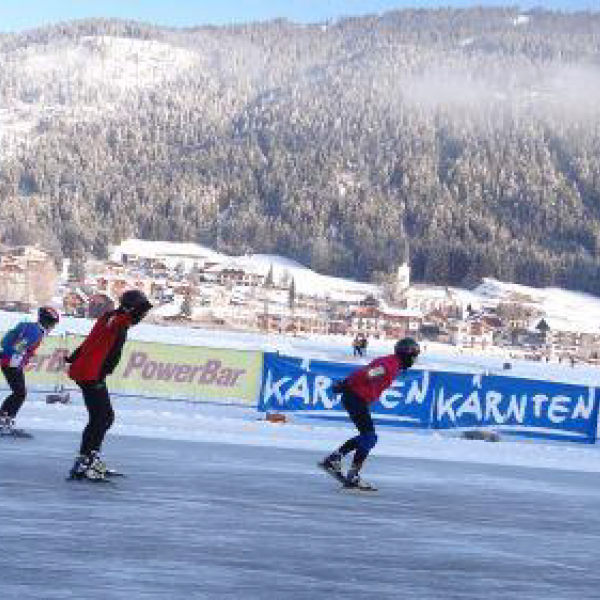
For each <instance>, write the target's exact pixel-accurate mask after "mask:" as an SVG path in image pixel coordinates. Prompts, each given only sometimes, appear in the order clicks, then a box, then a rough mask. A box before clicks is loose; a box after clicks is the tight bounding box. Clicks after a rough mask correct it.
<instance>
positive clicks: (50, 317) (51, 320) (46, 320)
mask: <svg viewBox="0 0 600 600" xmlns="http://www.w3.org/2000/svg"><path fill="white" fill-rule="evenodd" d="M38 321H39V323H40V325H41V326H42V327H43V328H44V329H49V328H51V327H54V326H55V325H56V324H57V323H58V322H59V321H60V315H59V314H58V311H57V310H56V309H54V308H52V307H51V306H40V308H39V309H38Z"/></svg>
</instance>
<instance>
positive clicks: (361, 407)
mask: <svg viewBox="0 0 600 600" xmlns="http://www.w3.org/2000/svg"><path fill="white" fill-rule="evenodd" d="M342 403H343V405H344V407H345V409H346V410H347V411H348V415H349V416H350V419H351V420H352V422H353V423H354V425H355V426H356V428H357V429H358V432H359V435H357V436H356V437H353V438H351V439H349V440H348V441H347V442H345V443H344V444H342V446H340V448H339V450H338V452H340V453H341V454H342V455H346V454H348V453H349V452H352V451H354V457H353V459H352V466H351V467H350V469H349V470H348V475H347V478H348V479H349V480H350V479H356V478H357V477H358V473H359V472H360V470H361V468H362V466H363V463H364V462H365V460H366V459H367V456H368V455H369V452H370V451H371V449H372V448H373V447H374V446H375V444H376V443H377V434H376V433H375V426H374V424H373V419H372V418H371V412H370V410H369V406H368V405H367V403H366V402H365V401H364V400H363V399H362V398H359V397H358V396H356V395H355V394H352V393H345V394H344V395H343V396H342Z"/></svg>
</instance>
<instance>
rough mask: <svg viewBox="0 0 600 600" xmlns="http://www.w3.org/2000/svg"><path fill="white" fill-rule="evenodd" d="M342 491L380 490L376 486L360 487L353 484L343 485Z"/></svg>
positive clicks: (357, 492)
mask: <svg viewBox="0 0 600 600" xmlns="http://www.w3.org/2000/svg"><path fill="white" fill-rule="evenodd" d="M340 491H342V492H344V493H346V494H372V493H373V492H377V491H379V490H378V489H377V488H376V487H374V486H369V487H363V488H360V487H353V486H351V485H343V486H342V487H341V488H340Z"/></svg>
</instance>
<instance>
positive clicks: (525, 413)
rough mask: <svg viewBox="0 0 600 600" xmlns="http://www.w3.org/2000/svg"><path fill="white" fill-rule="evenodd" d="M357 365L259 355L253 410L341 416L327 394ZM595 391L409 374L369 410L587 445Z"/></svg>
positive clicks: (428, 423) (385, 416)
mask: <svg viewBox="0 0 600 600" xmlns="http://www.w3.org/2000/svg"><path fill="white" fill-rule="evenodd" d="M358 367H359V365H356V364H347V363H327V362H324V361H302V360H301V359H298V358H293V357H282V356H279V355H277V354H265V358H264V372H263V380H262V386H261V394H260V398H259V410H262V411H267V410H278V411H286V410H293V411H299V410H301V411H303V413H304V414H312V415H316V416H323V417H326V418H341V417H345V411H344V410H343V407H342V406H341V405H340V398H339V397H337V396H335V395H334V394H333V393H332V392H331V385H332V383H333V381H335V380H336V379H342V378H343V377H345V376H346V375H347V374H349V373H350V372H351V371H352V370H354V369H356V368H358ZM598 406H599V402H598V395H597V393H596V389H595V388H591V387H586V386H579V385H570V384H563V383H552V382H547V381H538V380H530V379H523V378H514V377H499V376H483V375H472V374H470V375H469V374H460V373H446V372H439V371H420V370H413V369H411V370H410V371H408V372H407V373H405V374H403V375H402V376H401V377H399V378H398V379H397V380H396V382H395V383H394V385H393V386H392V387H391V388H390V389H389V390H387V391H386V392H385V393H384V394H383V395H382V397H381V399H380V401H379V402H377V403H375V404H373V405H372V414H373V417H374V419H375V421H379V422H386V423H389V424H393V425H404V426H408V427H419V428H432V429H451V428H453V429H454V428H472V427H494V428H495V429H499V430H502V431H512V432H515V433H519V434H525V435H531V436H538V437H545V438H551V439H564V440H571V441H580V442H588V443H593V442H595V440H596V429H597V422H598Z"/></svg>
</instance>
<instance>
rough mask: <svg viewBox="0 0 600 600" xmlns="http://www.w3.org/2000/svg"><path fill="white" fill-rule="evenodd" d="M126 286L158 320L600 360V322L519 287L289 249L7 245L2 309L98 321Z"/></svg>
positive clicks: (0, 250)
mask: <svg viewBox="0 0 600 600" xmlns="http://www.w3.org/2000/svg"><path fill="white" fill-rule="evenodd" d="M130 288H136V289H140V290H142V291H143V292H144V293H145V294H146V295H147V296H148V297H149V298H150V299H151V301H152V302H153V303H154V305H155V308H154V309H153V310H152V313H151V317H150V320H151V321H152V322H154V323H157V324H161V323H163V324H174V323H178V324H182V325H185V326H189V327H201V328H209V329H216V330H218V329H228V330H238V331H250V332H266V333H269V332H272V333H278V334H286V335H293V336H310V335H326V336H344V337H346V338H348V343H349V344H353V345H354V350H355V354H358V355H361V354H363V352H364V350H365V348H366V346H368V343H369V340H374V339H377V340H382V339H398V338H401V337H404V336H410V337H413V338H415V339H417V340H419V341H422V342H425V343H426V342H437V343H442V344H448V345H452V346H455V347H459V348H470V349H479V350H480V351H482V352H486V353H494V352H502V353H503V354H504V355H507V354H509V355H510V356H512V357H520V358H528V359H531V360H537V361H541V360H546V361H549V360H558V361H562V360H565V361H571V362H572V363H574V362H575V361H577V362H581V361H585V362H588V363H593V364H596V363H597V362H598V344H599V343H600V330H599V329H598V327H597V326H596V325H595V324H594V323H590V324H589V326H581V325H579V324H577V326H574V324H573V322H571V321H566V320H564V319H563V320H561V319H555V318H552V317H551V316H548V315H547V314H545V312H544V310H543V308H542V307H541V305H538V304H537V303H536V299H535V298H533V297H531V296H528V294H526V293H523V292H519V291H514V292H513V293H511V294H508V295H505V297H503V298H502V299H501V300H500V301H499V300H498V299H497V298H495V299H490V300H489V301H486V299H485V295H481V294H479V295H476V294H473V293H471V292H468V291H466V290H459V289H454V288H449V287H441V286H432V285H425V284H413V283H411V280H410V267H409V265H408V264H407V263H404V264H402V265H400V266H399V267H398V268H397V271H396V273H394V274H393V276H390V277H389V278H388V280H387V281H386V282H384V283H382V284H367V283H359V282H355V281H350V280H345V279H340V278H333V277H325V276H322V275H319V274H317V273H315V272H313V271H310V270H309V269H306V268H304V267H302V266H301V265H299V264H298V263H293V261H286V260H285V259H281V257H269V256H263V255H256V256H243V257H232V256H227V255H223V254H220V253H218V252H214V251H212V250H210V249H208V248H206V247H203V246H200V245H196V244H187V243H175V242H150V241H144V240H126V241H124V242H122V243H121V244H119V245H116V246H113V247H111V248H110V252H109V256H108V258H107V259H106V260H86V261H80V262H78V263H75V262H74V261H69V260H65V261H63V264H62V266H61V268H60V269H57V267H56V265H55V263H54V260H53V258H52V257H51V256H50V254H49V253H47V252H45V251H44V250H43V249H41V248H39V247H37V246H19V247H7V246H3V247H0V310H5V311H18V312H30V311H31V310H32V309H34V308H35V307H36V306H38V305H40V304H46V303H50V304H52V305H53V306H55V307H56V308H57V309H58V310H60V311H61V313H62V314H64V315H67V316H72V317H83V318H86V317H87V318H96V317H98V316H100V315H101V314H103V313H104V312H105V311H107V310H110V309H112V308H114V306H115V304H116V302H117V301H118V298H119V296H120V295H121V293H122V292H123V291H125V290H126V289H130Z"/></svg>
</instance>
